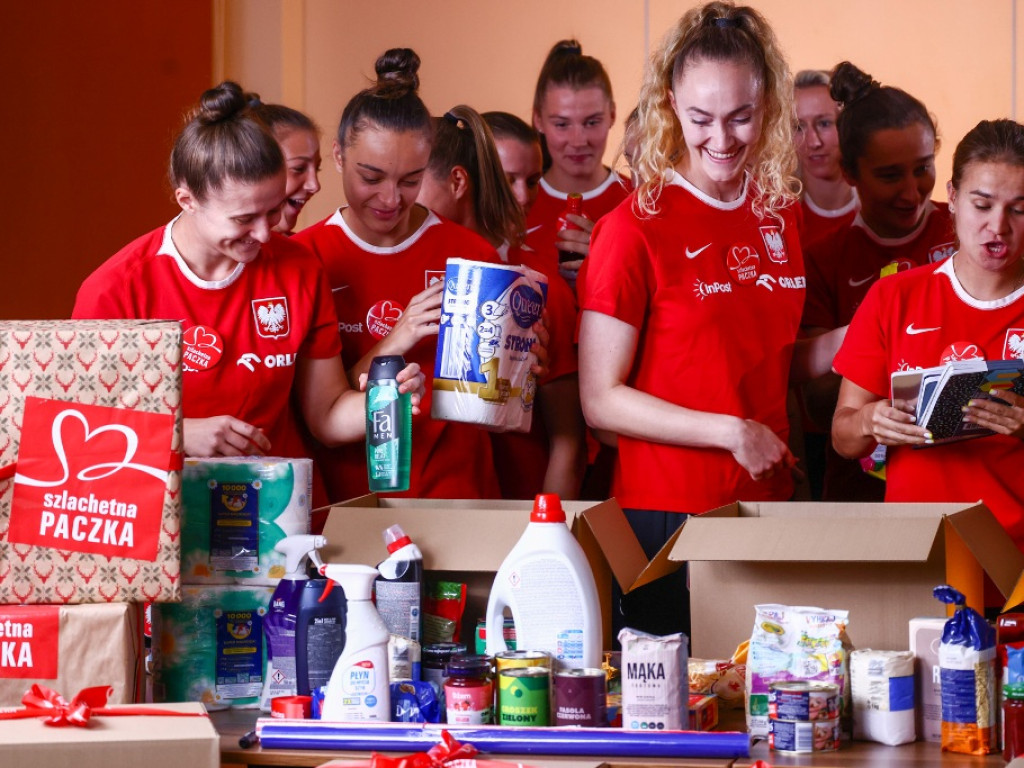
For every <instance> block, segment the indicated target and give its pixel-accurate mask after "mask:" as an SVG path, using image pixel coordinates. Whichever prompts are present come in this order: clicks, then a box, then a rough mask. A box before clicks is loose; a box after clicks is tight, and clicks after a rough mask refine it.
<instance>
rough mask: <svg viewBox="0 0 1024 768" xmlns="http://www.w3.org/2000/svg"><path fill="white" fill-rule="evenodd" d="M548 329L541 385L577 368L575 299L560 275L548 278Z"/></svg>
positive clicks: (566, 374) (573, 371)
mask: <svg viewBox="0 0 1024 768" xmlns="http://www.w3.org/2000/svg"><path fill="white" fill-rule="evenodd" d="M546 308H547V311H548V331H549V332H550V334H551V341H550V342H549V343H548V369H549V373H548V375H547V377H546V378H545V379H544V380H543V381H542V382H541V385H542V386H543V385H544V384H546V383H547V382H549V381H554V380H555V379H557V378H560V377H562V376H568V375H569V374H571V373H576V371H577V370H579V363H578V361H577V358H576V343H575V341H574V339H575V336H576V314H577V313H576V299H575V298H574V297H573V295H572V290H571V289H570V288H569V285H568V284H567V283H566V282H565V280H563V279H562V278H561V277H560V276H559V275H557V274H556V275H555V276H554V277H553V278H548V300H547V305H546Z"/></svg>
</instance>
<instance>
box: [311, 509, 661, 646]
mask: <svg viewBox="0 0 1024 768" xmlns="http://www.w3.org/2000/svg"><path fill="white" fill-rule="evenodd" d="M562 507H563V509H564V510H565V516H566V522H567V524H568V525H569V526H570V527H571V528H572V529H573V532H574V533H575V534H576V537H577V540H578V541H579V542H580V544H581V546H582V547H583V550H584V552H586V553H587V557H588V560H589V561H590V563H591V566H592V567H593V568H594V579H595V581H596V582H597V589H598V594H599V595H601V596H602V598H603V599H604V600H605V604H604V605H603V606H602V618H603V621H604V625H605V630H606V631H605V638H606V642H607V640H608V639H610V636H611V629H610V627H611V614H610V612H609V609H608V608H609V606H608V604H607V600H608V599H609V596H610V594H611V571H610V570H609V569H608V568H607V566H606V564H605V559H604V556H603V555H602V553H601V549H600V545H599V543H598V541H597V539H596V537H595V536H594V534H593V531H592V530H591V529H590V527H589V525H586V524H585V523H583V521H582V515H583V513H584V512H591V511H595V510H598V511H597V512H596V515H597V517H598V518H600V519H605V518H606V517H607V518H611V519H614V518H615V516H616V515H617V516H618V517H619V518H621V519H622V520H623V521H624V520H625V518H624V517H623V515H622V510H621V509H619V506H618V504H617V503H616V502H615V501H614V500H611V501H605V502H600V503H596V502H581V501H563V502H562ZM605 508H607V511H606V512H604V513H603V514H602V513H601V512H600V510H604V509H605ZM531 509H532V502H529V501H504V500H490V499H488V500H474V499H456V500H448V499H393V498H384V497H380V496H377V495H376V494H368V495H366V496H360V497H359V498H355V499H351V500H349V501H346V502H343V503H341V504H335V505H334V506H333V507H331V509H330V513H329V514H328V516H327V523H326V525H325V527H324V536H326V537H327V542H328V546H327V547H326V548H325V549H324V550H323V551H322V552H321V554H322V556H323V558H324V561H325V562H334V563H362V564H364V565H376V564H377V563H379V562H380V561H382V560H384V559H385V558H386V557H387V549H386V548H385V546H384V540H383V538H382V533H383V531H384V529H386V528H387V527H388V526H390V525H394V524H395V523H398V524H399V525H401V526H402V530H404V531H405V533H406V534H408V536H409V537H410V538H411V539H412V540H413V541H414V542H415V543H416V545H417V546H418V547H419V548H420V551H421V552H422V553H423V566H424V569H425V570H427V571H431V572H433V575H434V577H435V578H442V579H445V580H449V581H462V582H465V583H466V584H467V585H468V597H467V601H466V610H465V613H464V615H463V622H462V638H461V639H462V641H463V642H465V643H467V644H468V645H469V647H470V648H472V647H473V646H474V633H475V630H476V622H477V619H478V618H480V617H482V616H484V614H485V613H486V609H487V598H488V595H489V594H490V590H491V585H492V584H493V582H494V574H495V573H496V572H497V570H498V568H499V567H500V566H501V563H502V561H503V560H504V559H505V556H506V555H508V553H509V552H510V551H511V549H512V547H513V546H515V544H516V542H517V541H519V538H520V536H522V534H523V531H524V530H526V525H527V523H528V522H529V521H530V511H531ZM627 527H628V526H627ZM629 543H630V542H629V540H627V541H626V542H625V544H626V546H625V547H624V548H626V549H629V546H628V545H629ZM632 544H633V545H634V546H635V552H634V556H635V555H636V553H639V558H640V560H641V561H642V562H643V563H646V562H647V561H646V558H644V555H643V549H642V548H641V547H640V544H639V543H638V542H637V541H636V538H635V537H633V538H632ZM606 647H611V646H610V645H606Z"/></svg>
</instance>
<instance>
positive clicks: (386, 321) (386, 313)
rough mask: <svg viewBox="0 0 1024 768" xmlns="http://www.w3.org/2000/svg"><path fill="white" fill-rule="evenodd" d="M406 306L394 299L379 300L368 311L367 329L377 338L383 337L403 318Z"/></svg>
mask: <svg viewBox="0 0 1024 768" xmlns="http://www.w3.org/2000/svg"><path fill="white" fill-rule="evenodd" d="M403 310H404V307H402V306H401V305H400V304H396V303H395V302H393V301H390V300H388V299H384V300H382V301H378V302H377V303H376V304H374V305H373V306H372V307H370V310H369V311H368V312H367V313H366V330H368V331H369V332H370V335H371V336H373V338H375V339H383V338H384V337H385V336H387V335H388V334H389V333H391V331H392V330H394V327H395V324H396V323H397V322H398V321H399V320H400V319H401V317H402V311H403Z"/></svg>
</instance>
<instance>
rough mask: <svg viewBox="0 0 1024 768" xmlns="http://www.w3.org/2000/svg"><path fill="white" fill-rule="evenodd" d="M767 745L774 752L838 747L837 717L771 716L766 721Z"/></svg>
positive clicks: (799, 752)
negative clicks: (790, 718) (811, 718)
mask: <svg viewBox="0 0 1024 768" xmlns="http://www.w3.org/2000/svg"><path fill="white" fill-rule="evenodd" d="M768 746H769V747H771V749H772V751H774V752H790V753H793V754H808V753H811V752H835V751H836V750H837V749H839V718H833V719H832V720H814V721H803V720H801V721H796V720H778V719H775V718H772V719H771V720H770V721H769V723H768Z"/></svg>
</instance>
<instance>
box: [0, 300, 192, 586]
mask: <svg viewBox="0 0 1024 768" xmlns="http://www.w3.org/2000/svg"><path fill="white" fill-rule="evenodd" d="M0 384H2V386H0V477H3V478H4V479H0V603H99V602H134V601H146V600H149V601H153V602H168V601H170V602H175V601H178V600H180V599H181V590H180V579H179V572H180V537H179V530H180V520H181V498H180V489H181V470H180V460H179V461H178V462H177V466H175V462H174V460H173V457H174V456H178V457H179V458H180V454H181V450H182V433H181V409H180V404H181V326H180V324H179V323H177V322H167V321H145V320H110V321H106V320H104V321H96V320H82V321H75V320H60V321H50V320H46V321H0ZM29 397H35V398H42V399H43V400H51V401H62V402H68V403H79V404H82V407H83V411H84V410H85V409H86V408H87V407H88V406H106V407H113V408H119V409H125V410H127V411H133V412H140V413H146V414H167V415H170V417H171V423H172V424H173V427H172V429H171V430H170V432H171V436H170V441H169V444H168V445H167V452H166V455H167V457H168V460H167V462H168V463H167V466H166V467H165V468H166V469H169V472H167V475H166V478H167V479H166V490H165V491H164V494H163V504H162V510H161V511H160V513H159V514H160V517H159V531H158V532H157V531H155V520H156V510H155V509H154V510H149V515H148V517H149V518H150V519H151V520H152V521H153V528H154V530H153V532H152V534H153V536H154V538H155V547H154V549H155V559H148V558H146V559H141V558H140V559H135V558H131V557H121V556H108V555H105V554H96V553H89V552H86V551H72V550H65V549H56V548H51V547H46V546H34V545H30V544H23V543H14V542H13V541H12V540H11V533H12V531H11V503H12V499H13V497H14V494H15V481H14V479H12V478H11V477H10V475H11V474H13V472H12V465H15V466H16V462H17V461H18V457H19V447H20V445H21V443H22V441H23V438H24V437H25V436H24V435H22V425H23V419H24V415H25V404H26V398H29ZM30 402H35V401H30ZM83 423H84V422H83ZM79 429H80V431H81V428H79ZM88 430H89V427H88V425H86V426H85V437H84V439H80V440H79V442H80V443H82V444H84V443H88V442H89V440H91V439H93V438H94V437H95V436H96V435H98V434H99V432H101V431H103V430H96V431H94V432H91V433H90V432H89V431H88ZM104 437H109V436H104ZM61 447H63V439H62V445H61ZM22 464H24V462H22ZM58 466H59V465H58ZM64 468H65V472H66V469H67V466H66V464H65V466H64ZM5 469H6V472H5V471H4V470H5ZM125 474H127V473H125ZM126 482H128V483H130V482H131V479H130V478H129V479H128V480H126ZM22 487H23V486H20V485H19V492H20V488H22ZM158 490H159V489H158ZM19 514H20V512H19ZM141 516H142V515H140V517H141ZM76 546H78V545H76Z"/></svg>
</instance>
